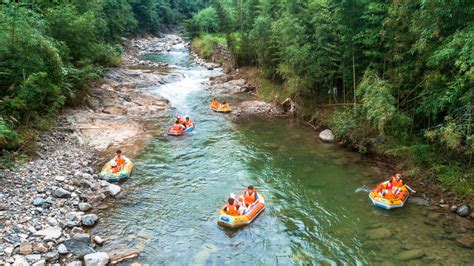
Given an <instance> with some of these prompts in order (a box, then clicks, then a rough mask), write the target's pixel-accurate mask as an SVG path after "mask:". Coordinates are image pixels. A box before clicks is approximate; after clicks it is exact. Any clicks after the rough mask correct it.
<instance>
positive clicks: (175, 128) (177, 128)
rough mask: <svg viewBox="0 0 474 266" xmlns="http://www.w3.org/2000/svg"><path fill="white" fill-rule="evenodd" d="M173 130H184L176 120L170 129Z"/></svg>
mask: <svg viewBox="0 0 474 266" xmlns="http://www.w3.org/2000/svg"><path fill="white" fill-rule="evenodd" d="M172 129H173V130H184V129H186V127H185V126H183V125H182V124H181V123H180V121H179V120H178V119H176V122H174V125H173V127H172Z"/></svg>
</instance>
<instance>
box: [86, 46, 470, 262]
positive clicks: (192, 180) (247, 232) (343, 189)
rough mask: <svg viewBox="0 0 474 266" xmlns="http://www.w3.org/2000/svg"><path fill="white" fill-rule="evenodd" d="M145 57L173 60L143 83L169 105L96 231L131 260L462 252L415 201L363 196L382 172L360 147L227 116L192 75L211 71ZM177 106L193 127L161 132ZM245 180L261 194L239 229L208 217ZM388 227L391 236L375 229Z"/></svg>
mask: <svg viewBox="0 0 474 266" xmlns="http://www.w3.org/2000/svg"><path fill="white" fill-rule="evenodd" d="M147 59H149V60H157V61H165V62H168V63H170V64H171V65H174V66H171V70H170V74H169V76H168V78H167V79H168V83H167V84H165V85H162V86H159V87H150V88H148V90H149V91H151V92H153V93H156V94H158V95H161V96H164V97H166V98H168V99H169V100H170V102H171V104H172V106H173V107H174V109H173V110H172V111H170V113H169V117H168V118H167V119H163V120H161V121H156V123H158V125H160V126H161V127H162V128H163V135H161V136H158V137H156V138H155V139H154V140H153V141H151V142H150V144H149V145H148V147H147V148H146V149H145V150H143V151H142V152H141V155H139V156H138V157H136V158H134V162H135V169H134V173H133V176H132V178H131V179H129V180H128V181H126V182H125V183H124V184H123V187H124V189H125V190H126V191H127V194H126V196H125V197H124V198H122V199H118V200H116V202H115V203H114V206H113V207H112V208H110V209H108V210H105V211H104V212H103V213H102V215H101V222H100V223H99V225H98V226H97V227H96V228H95V229H94V233H97V234H99V235H101V236H106V239H108V240H109V243H108V244H107V245H106V246H105V247H104V249H107V248H110V247H115V246H117V245H119V246H124V247H130V248H138V249H141V250H142V252H141V255H140V257H139V259H138V260H139V261H140V262H143V263H146V264H150V265H159V264H166V265H170V264H171V265H174V264H175V265H183V264H191V265H202V264H208V265H223V264H224V265H244V264H245V265H246V264H250V265H254V264H270V265H274V264H280V265H289V264H328V265H330V264H350V265H354V264H362V265H366V264H381V263H385V264H387V265H390V263H393V264H403V263H415V264H432V263H441V264H469V263H470V262H472V261H471V259H472V252H470V251H469V250H467V249H464V248H462V247H459V246H457V245H456V244H455V243H454V242H453V241H452V240H453V239H452V238H449V237H446V234H449V230H451V229H449V230H447V229H446V226H445V225H443V224H439V223H436V222H433V223H432V222H426V221H427V220H428V219H429V218H428V217H427V216H428V215H429V213H427V212H428V211H427V210H426V209H425V208H424V207H419V206H415V205H413V204H408V205H407V206H405V207H404V208H402V209H398V210H393V211H384V210H381V209H378V208H376V207H373V206H371V203H370V201H369V199H368V193H367V192H366V191H365V190H366V189H364V188H365V185H366V184H370V183H372V184H373V181H371V180H374V177H377V176H380V175H381V172H382V173H383V171H380V169H376V168H375V167H374V166H373V165H370V164H368V163H366V162H364V160H363V158H361V157H360V156H359V155H358V154H355V153H351V152H348V151H346V150H344V149H341V148H340V147H337V146H335V145H328V144H324V143H321V142H320V141H318V139H317V135H315V133H314V132H313V131H310V130H308V129H305V128H304V127H301V126H300V125H298V124H297V122H291V121H288V120H284V121H281V120H275V121H265V122H263V123H262V122H254V123H246V124H234V123H232V122H231V121H229V120H228V119H226V118H225V115H221V114H216V113H214V112H212V111H211V110H209V108H208V104H209V102H210V98H211V96H210V95H208V94H207V93H206V91H205V87H206V85H204V84H202V82H204V81H206V80H207V79H208V78H209V77H210V76H212V75H218V74H220V71H219V70H213V71H208V70H205V69H204V68H202V67H200V66H197V65H195V64H193V63H192V60H191V59H190V57H189V54H188V52H187V49H186V48H185V47H184V46H181V45H177V46H175V47H174V48H173V50H172V51H171V53H169V54H165V55H159V54H158V55H149V56H147ZM178 114H180V115H184V114H189V115H190V116H191V117H192V118H193V119H194V120H195V122H196V129H195V130H194V132H192V133H190V134H188V135H185V136H180V137H169V136H166V135H165V134H164V131H165V129H166V128H167V127H168V126H169V125H170V124H171V123H172V119H173V117H174V116H176V115H178ZM380 178H381V179H382V178H383V176H380ZM249 184H252V185H254V186H255V187H256V188H257V189H258V191H259V192H260V193H261V194H262V195H264V196H265V197H266V202H267V209H266V210H265V211H264V212H263V213H262V214H261V215H260V216H259V217H258V218H257V219H256V220H255V221H254V222H253V223H252V224H251V225H249V226H247V227H244V228H242V229H238V230H228V229H224V228H221V227H220V226H218V225H217V223H216V218H217V212H218V210H219V208H220V207H221V206H223V204H224V203H225V200H226V198H227V197H228V195H229V193H231V192H234V193H236V194H237V193H240V192H242V191H243V189H244V187H246V186H247V185H249ZM374 229H376V230H375V231H374ZM386 229H388V230H389V231H390V234H391V235H390V236H388V237H387V236H386V237H384V236H380V235H379V234H380V231H382V234H383V233H386V231H387V230H386ZM455 230H456V228H454V229H452V231H453V232H455ZM377 232H378V233H377ZM447 232H448V233H447ZM378 237H384V238H381V239H377V238H378ZM413 249H416V250H418V249H420V250H421V251H420V252H422V253H423V254H421V255H420V254H418V256H415V257H419V258H413V259H412V260H409V261H402V259H404V258H400V257H399V256H400V254H401V253H403V252H405V253H406V251H409V250H413Z"/></svg>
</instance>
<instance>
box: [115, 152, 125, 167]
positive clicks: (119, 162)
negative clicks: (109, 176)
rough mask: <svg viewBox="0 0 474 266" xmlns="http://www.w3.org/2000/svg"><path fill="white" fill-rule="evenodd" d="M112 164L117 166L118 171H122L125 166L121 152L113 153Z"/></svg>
mask: <svg viewBox="0 0 474 266" xmlns="http://www.w3.org/2000/svg"><path fill="white" fill-rule="evenodd" d="M114 162H115V163H116V164H117V167H118V168H119V169H122V168H123V167H124V166H125V156H123V155H122V151H121V150H117V151H116V152H115V158H114Z"/></svg>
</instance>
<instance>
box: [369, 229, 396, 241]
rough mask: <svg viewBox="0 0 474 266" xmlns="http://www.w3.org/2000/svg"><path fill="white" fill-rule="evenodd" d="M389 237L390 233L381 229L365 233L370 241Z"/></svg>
mask: <svg viewBox="0 0 474 266" xmlns="http://www.w3.org/2000/svg"><path fill="white" fill-rule="evenodd" d="M390 236H392V232H390V230H388V229H387V228H383V227H381V228H377V229H372V230H369V231H367V237H368V238H369V239H371V240H377V239H383V238H387V237H390Z"/></svg>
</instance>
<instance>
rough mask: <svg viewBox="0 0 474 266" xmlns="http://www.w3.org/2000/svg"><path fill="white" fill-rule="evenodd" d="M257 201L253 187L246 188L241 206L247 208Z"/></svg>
mask: <svg viewBox="0 0 474 266" xmlns="http://www.w3.org/2000/svg"><path fill="white" fill-rule="evenodd" d="M257 201H258V194H257V190H256V189H255V188H254V187H253V186H248V187H247V190H245V192H244V197H243V205H244V206H246V207H249V206H250V205H252V204H254V203H255V202H257Z"/></svg>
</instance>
